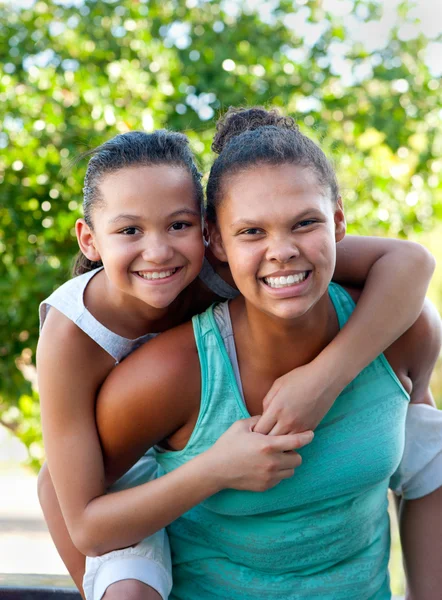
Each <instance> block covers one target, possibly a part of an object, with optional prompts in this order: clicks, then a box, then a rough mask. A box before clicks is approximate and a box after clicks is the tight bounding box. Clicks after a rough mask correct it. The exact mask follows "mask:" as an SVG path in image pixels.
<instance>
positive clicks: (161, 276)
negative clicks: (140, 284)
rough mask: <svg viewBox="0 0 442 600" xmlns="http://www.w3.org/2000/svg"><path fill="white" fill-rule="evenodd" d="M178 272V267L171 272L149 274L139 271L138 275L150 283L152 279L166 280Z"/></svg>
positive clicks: (152, 272) (151, 272)
mask: <svg viewBox="0 0 442 600" xmlns="http://www.w3.org/2000/svg"><path fill="white" fill-rule="evenodd" d="M177 271H178V267H177V268H176V269H171V270H170V271H150V272H149V273H144V272H143V271H137V275H139V276H140V277H142V278H143V279H147V280H148V281H150V280H151V279H164V278H165V277H170V276H171V275H173V274H174V273H176V272H177Z"/></svg>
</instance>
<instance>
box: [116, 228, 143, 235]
mask: <svg viewBox="0 0 442 600" xmlns="http://www.w3.org/2000/svg"><path fill="white" fill-rule="evenodd" d="M119 233H122V234H123V235H135V234H136V233H139V229H138V228H137V227H125V228H124V229H122V230H121V231H120V232H119Z"/></svg>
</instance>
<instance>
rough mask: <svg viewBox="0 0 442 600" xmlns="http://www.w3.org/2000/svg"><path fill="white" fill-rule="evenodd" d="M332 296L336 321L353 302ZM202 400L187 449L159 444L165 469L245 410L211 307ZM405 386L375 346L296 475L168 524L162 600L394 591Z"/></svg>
mask: <svg viewBox="0 0 442 600" xmlns="http://www.w3.org/2000/svg"><path fill="white" fill-rule="evenodd" d="M329 294H330V297H331V300H332V302H333V305H334V307H335V310H336V313H337V316H338V319H339V325H340V327H342V326H343V325H344V323H345V322H346V321H347V319H348V317H349V316H350V314H351V312H352V311H353V310H354V303H353V300H352V299H351V298H350V296H349V295H348V294H347V292H346V291H344V290H343V289H342V288H341V287H339V286H337V285H336V284H331V285H330V288H329ZM193 327H194V334H195V340H196V344H197V348H198V354H199V359H200V365H201V376H202V395H201V408H200V413H199V417H198V420H197V423H196V425H195V428H194V431H193V433H192V435H191V437H190V439H189V441H188V443H187V445H186V447H185V448H184V449H183V450H181V451H177V452H158V453H157V461H158V463H159V464H160V468H161V469H163V471H164V472H169V471H172V470H173V469H176V468H177V467H178V466H180V465H181V464H183V463H185V462H187V461H188V460H190V459H191V458H193V457H194V456H196V455H198V454H200V453H201V452H203V451H205V450H206V449H208V448H209V447H210V446H212V445H213V443H214V442H215V441H216V440H217V439H218V438H219V437H220V436H221V435H222V433H224V431H226V430H227V429H228V427H230V425H231V424H232V423H233V422H235V421H236V420H238V419H244V418H247V417H249V416H250V415H249V413H248V411H247V408H246V406H245V404H244V402H243V400H242V398H241V394H240V392H239V390H238V386H237V383H236V380H235V375H234V373H233V370H232V365H231V363H230V361H229V358H228V355H227V352H226V349H225V346H224V344H223V340H222V338H221V335H220V332H219V329H218V327H217V325H216V322H215V320H214V316H213V307H211V308H209V309H208V310H207V311H206V312H205V313H203V314H202V315H198V316H196V317H194V318H193ZM408 400H409V396H408V394H407V392H406V391H405V390H404V388H403V387H402V385H401V383H400V382H399V380H398V378H397V377H396V375H395V373H394V371H393V370H392V368H391V367H390V365H389V364H388V362H387V360H386V358H385V357H384V356H383V355H381V356H379V357H378V358H377V359H376V360H374V361H373V362H372V363H371V364H370V365H369V366H368V367H367V368H366V369H364V370H363V371H362V372H361V373H360V374H359V376H358V377H357V378H356V379H354V380H353V381H352V382H351V383H350V384H349V385H348V386H347V387H346V388H345V390H344V391H343V392H342V393H341V394H340V396H339V397H338V398H337V399H336V401H335V403H334V405H333V407H332V408H331V410H330V411H329V412H328V414H327V415H326V416H325V417H324V419H323V420H322V421H321V423H320V424H319V426H318V428H317V429H316V432H315V438H314V440H313V442H312V443H311V444H310V445H309V446H307V447H305V448H303V449H301V450H300V453H301V455H302V457H303V463H302V465H301V466H300V467H299V468H298V469H297V470H296V472H295V475H294V477H292V478H291V479H288V480H284V481H282V482H281V483H279V484H278V485H277V486H276V487H275V488H273V489H270V490H267V491H266V492H247V491H237V490H231V489H228V490H223V491H222V492H219V493H218V494H215V495H214V496H212V497H210V498H208V499H207V500H205V501H204V502H202V503H201V504H199V505H198V506H196V507H195V508H193V509H192V510H190V511H189V512H187V513H185V514H184V515H183V516H182V517H180V518H179V519H177V520H176V521H175V522H174V523H172V524H171V525H170V526H169V527H168V533H169V539H170V544H171V549H172V561H173V580H174V585H173V590H172V594H171V596H170V600H195V598H198V600H215V599H217V600H227V599H228V600H258V599H259V600H262V598H265V599H266V600H281V599H284V600H301V599H302V600H303V599H305V598H309V599H312V598H315V599H317V600H341V599H342V600H386V599H388V598H391V593H390V585H389V577H388V559H389V551H390V528H389V518H388V512H387V490H388V484H389V479H390V476H391V475H392V474H393V473H394V472H395V470H396V468H397V466H398V464H399V462H400V459H401V457H402V452H403V446H404V427H405V417H406V412H407V406H408Z"/></svg>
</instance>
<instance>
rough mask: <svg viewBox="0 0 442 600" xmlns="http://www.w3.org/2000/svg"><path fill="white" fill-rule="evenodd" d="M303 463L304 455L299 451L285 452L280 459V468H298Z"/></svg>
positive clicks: (282, 469)
mask: <svg viewBox="0 0 442 600" xmlns="http://www.w3.org/2000/svg"><path fill="white" fill-rule="evenodd" d="M301 464H302V456H301V455H300V454H298V453H297V452H284V453H283V454H281V457H280V460H279V468H280V470H281V471H284V470H285V469H296V468H298V467H299V466H301Z"/></svg>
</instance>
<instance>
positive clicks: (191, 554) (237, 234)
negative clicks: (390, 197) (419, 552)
mask: <svg viewBox="0 0 442 600" xmlns="http://www.w3.org/2000/svg"><path fill="white" fill-rule="evenodd" d="M258 117H260V118H261V123H263V124H264V125H263V126H259V118H258ZM257 121H258V123H257ZM238 129H239V131H238ZM244 129H246V131H244ZM247 129H251V131H247ZM241 131H242V133H241ZM220 139H221V142H220V149H221V152H220V156H219V158H218V159H217V160H216V161H215V163H214V166H213V167H212V170H211V173H210V178H209V182H208V189H207V196H208V208H209V218H211V219H212V221H213V223H214V226H213V230H212V237H211V243H212V249H213V251H214V253H215V254H216V256H217V257H218V258H219V259H220V260H221V261H226V262H228V264H229V266H230V269H231V273H232V276H233V278H234V281H235V283H236V285H237V286H238V289H239V290H240V292H241V294H242V295H241V296H239V297H238V298H236V299H235V300H233V301H231V302H229V303H221V304H215V305H214V306H212V307H211V308H210V309H208V310H207V311H206V312H205V313H203V314H201V315H199V316H195V317H194V318H193V321H192V323H186V324H184V325H182V326H180V327H178V328H176V329H174V330H173V331H169V332H166V333H164V335H162V336H160V337H159V338H157V339H156V340H154V341H153V342H152V343H151V344H148V345H146V346H144V347H143V348H140V349H139V350H138V351H137V352H135V353H134V354H133V355H132V356H131V357H129V358H128V359H127V360H126V361H125V362H124V363H123V364H122V365H121V366H120V367H118V368H117V369H115V371H114V372H113V373H112V374H111V375H110V376H109V377H108V379H107V380H106V382H105V383H104V386H103V388H102V390H101V392H100V395H99V398H98V403H97V423H98V427H99V432H100V436H101V440H102V444H103V450H104V452H105V456H106V459H107V460H108V461H109V464H111V465H113V468H114V470H115V471H118V470H124V469H125V468H126V466H127V465H128V464H130V463H131V462H132V460H133V459H134V456H136V455H137V454H140V453H142V452H144V451H146V450H147V449H148V448H150V447H152V446H155V447H156V456H157V460H158V463H159V464H160V467H161V468H162V470H163V471H164V473H166V475H165V477H167V476H168V475H170V474H172V473H173V472H174V471H175V470H176V469H180V468H182V467H183V466H185V465H189V464H190V462H191V461H192V460H195V459H196V458H195V457H199V456H201V453H202V452H205V451H207V450H209V449H210V448H211V447H212V446H213V444H214V442H216V440H218V441H219V440H220V439H221V437H220V436H221V435H222V434H223V433H224V432H225V431H226V430H228V431H229V429H228V428H229V427H231V426H232V424H234V423H237V424H238V423H241V422H242V420H243V419H248V418H250V417H251V416H254V415H256V416H257V415H261V414H262V412H263V400H262V399H263V394H264V393H265V392H266V391H267V390H269V389H270V387H271V386H272V384H273V381H274V380H275V379H276V378H278V377H280V376H281V375H282V374H284V373H287V372H289V371H290V370H293V369H295V368H297V367H299V366H302V365H305V364H308V363H309V362H311V361H312V360H314V359H315V357H317V356H318V355H319V354H320V352H321V351H322V350H323V349H324V347H326V346H327V344H329V343H330V342H331V340H333V339H334V338H335V337H336V336H337V335H338V332H339V330H340V328H342V327H343V326H344V324H345V323H346V321H347V320H348V319H349V317H350V315H351V313H352V312H353V310H354V308H355V301H356V300H357V298H358V295H359V294H358V292H355V291H354V290H348V291H347V290H345V289H344V288H342V287H340V286H339V285H336V284H331V283H330V281H331V278H332V275H333V271H334V268H335V260H336V243H338V242H340V240H342V238H343V237H344V234H345V221H344V213H343V208H342V202H341V199H340V197H339V193H338V188H337V183H336V179H335V175H334V173H333V170H332V168H331V166H330V165H329V163H328V161H327V159H326V158H325V156H324V154H323V153H322V151H321V150H320V149H319V148H318V147H317V146H316V145H315V144H314V143H313V142H312V141H311V140H309V139H308V138H307V137H305V136H304V135H302V134H301V133H300V132H299V130H298V129H297V128H296V126H295V125H294V123H291V122H287V121H283V122H282V123H281V122H280V120H279V119H278V118H275V115H272V114H270V115H269V114H266V115H264V117H263V116H262V114H261V113H260V112H258V113H256V111H253V110H251V111H240V112H239V113H235V112H234V113H233V114H229V115H228V117H227V119H226V122H225V124H224V127H223V126H222V125H221V126H220ZM440 329H441V328H440V323H439V319H438V316H437V314H436V312H435V311H433V310H431V308H430V309H427V310H425V311H424V313H423V314H422V316H421V317H420V319H419V320H418V321H417V323H416V324H415V325H414V326H413V327H412V328H411V329H410V330H409V331H407V332H406V333H405V334H404V335H402V336H401V337H400V338H399V339H398V340H397V341H396V342H394V343H393V344H391V346H390V347H389V348H388V349H387V351H386V353H385V355H380V356H378V357H377V358H375V359H374V360H373V362H371V363H370V364H369V365H368V366H367V367H366V368H364V369H363V370H362V372H361V373H360V374H359V375H358V376H357V377H356V378H355V379H354V380H353V381H352V382H351V384H350V385H349V386H348V387H347V388H346V389H345V390H344V391H343V392H342V393H341V394H340V395H339V397H338V398H337V399H336V401H335V403H334V405H333V406H332V408H331V409H330V411H329V412H328V413H327V415H326V416H325V417H324V418H323V419H322V421H321V423H320V424H319V426H318V427H317V428H316V431H315V437H314V439H313V441H312V442H311V444H309V445H307V446H305V447H303V448H302V449H300V450H299V455H302V465H301V466H299V468H298V469H297V470H296V473H295V476H294V477H290V478H288V479H286V480H284V481H281V482H280V483H279V485H278V486H276V487H274V488H272V489H270V490H267V491H265V492H262V493H255V494H251V493H250V492H248V491H238V490H223V491H220V492H219V493H216V494H215V495H213V496H211V497H208V498H207V499H206V500H204V501H202V502H201V503H200V504H199V505H197V506H195V507H194V508H191V509H190V510H188V511H187V512H186V513H185V514H183V515H182V516H181V517H179V518H177V519H176V520H173V519H175V517H176V516H177V515H176V513H174V510H173V509H172V508H171V507H172V505H173V504H174V499H173V498H171V497H170V496H169V494H168V493H167V492H165V493H164V494H163V497H162V499H160V498H161V496H158V495H155V496H152V498H153V497H154V498H155V502H156V503H157V507H156V508H154V509H153V510H154V513H155V514H154V515H152V519H153V520H155V519H156V522H157V526H158V527H160V526H163V525H164V524H166V523H168V522H171V521H172V522H171V525H170V526H169V527H168V533H169V538H170V542H171V548H172V557H173V566H174V571H173V575H174V587H173V590H172V594H171V596H170V598H171V599H173V600H190V599H194V598H198V599H200V600H215V599H221V598H222V599H225V598H229V600H236V599H238V600H239V599H241V600H256V599H258V598H259V599H261V598H262V597H263V596H264V597H265V598H266V599H267V600H279V599H280V598H285V599H288V600H298V599H304V598H321V600H337V599H341V600H344V599H349V600H350V599H351V600H355V599H358V600H387V599H389V598H390V597H391V593H390V588H389V579H388V559H389V548H390V538H389V520H388V513H387V504H388V503H387V490H388V486H389V480H390V477H391V476H392V474H393V473H394V472H395V470H396V469H397V467H398V465H399V463H400V460H401V457H402V453H403V447H404V430H405V419H406V414H407V408H408V402H409V400H410V397H411V401H412V402H422V401H425V399H428V395H429V392H428V381H429V376H430V374H431V369H432V366H433V365H434V363H435V360H436V358H437V355H438V352H439V347H440V337H441V333H440ZM164 357H167V360H164ZM145 373H146V374H147V375H145ZM149 374H154V376H152V375H150V376H149ZM230 431H231V430H230ZM261 440H262V444H263V447H264V448H268V450H269V451H270V448H269V447H268V446H267V444H268V443H269V441H270V440H271V436H262V438H261ZM216 443H218V442H216ZM215 447H216V445H215ZM285 455H286V457H287V470H288V471H290V473H291V474H292V473H293V467H292V466H290V465H289V457H290V456H291V453H285ZM126 461H127V462H126ZM201 476H202V477H204V474H203V473H201ZM160 480H161V478H160ZM148 485H150V484H148ZM152 489H153V484H152ZM152 494H154V492H152ZM134 520H136V521H138V523H139V524H140V526H141V527H144V523H145V522H147V518H146V519H143V518H142V517H141V516H140V515H137V516H136V517H135V519H127V517H126V523H127V522H128V521H130V523H129V525H128V526H129V528H131V527H132V526H133V525H134V523H133V521H134ZM115 521H116V522H118V527H119V528H120V527H121V524H120V519H119V515H115ZM435 527H437V523H435ZM146 530H147V528H146V529H145V531H146ZM119 534H120V535H121V540H120V541H121V543H123V544H127V543H130V537H131V533H129V532H128V533H127V535H125V532H124V530H123V529H122V528H121V529H120V530H119ZM419 585H420V587H419ZM419 585H418V587H417V588H416V589H418V590H420V591H418V592H417V593H416V598H419V600H427V598H431V599H432V600H434V598H435V597H437V596H436V595H435V594H438V593H439V591H440V590H439V591H437V590H436V589H433V592H432V595H431V593H426V592H425V582H420V584H419ZM427 591H428V590H427Z"/></svg>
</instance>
